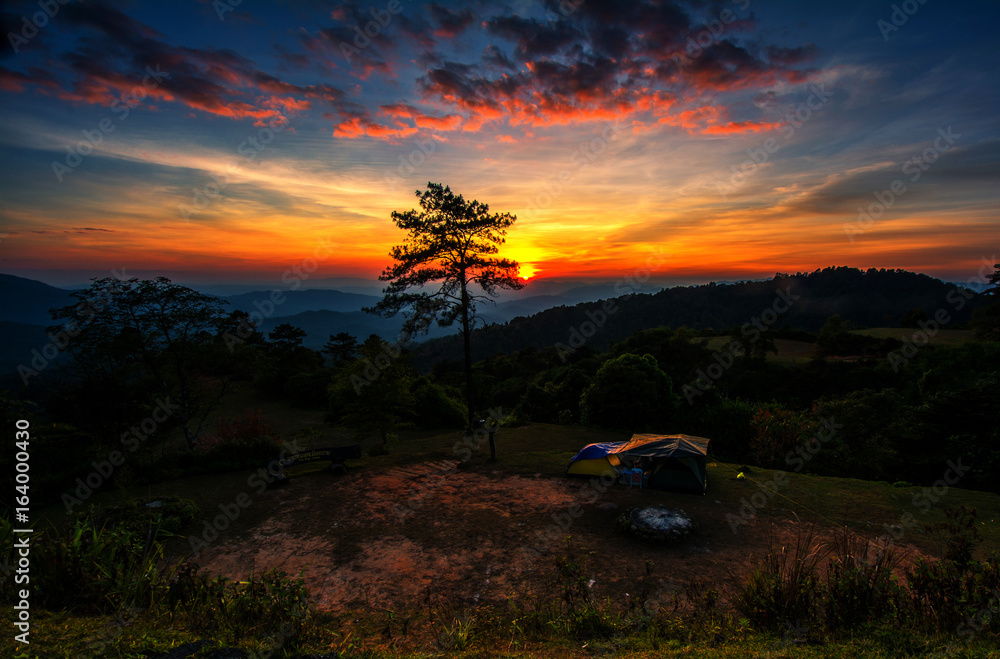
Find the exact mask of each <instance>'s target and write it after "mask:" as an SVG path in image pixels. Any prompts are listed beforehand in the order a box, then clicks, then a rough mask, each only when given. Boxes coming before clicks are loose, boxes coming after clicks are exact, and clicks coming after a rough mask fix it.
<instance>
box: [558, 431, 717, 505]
mask: <svg viewBox="0 0 1000 659" xmlns="http://www.w3.org/2000/svg"><path fill="white" fill-rule="evenodd" d="M709 441H710V440H708V439H705V438H704V437H695V436H693V435H645V434H642V435H632V438H631V439H630V440H628V441H627V442H613V443H605V444H589V445H587V446H585V447H584V448H583V450H581V451H580V452H579V453H577V455H576V457H574V458H573V460H572V461H571V462H570V465H569V468H568V469H567V470H566V473H567V475H580V476H586V475H591V474H595V473H599V472H601V471H606V470H607V469H608V467H613V468H614V469H615V471H616V472H620V471H621V469H629V468H635V467H638V468H640V469H642V470H643V471H644V472H645V473H646V474H647V479H646V487H655V488H657V489H661V490H675V491H680V492H693V493H696V494H704V493H705V490H706V488H707V487H708V471H707V469H706V466H705V459H706V457H707V456H708V444H709Z"/></svg>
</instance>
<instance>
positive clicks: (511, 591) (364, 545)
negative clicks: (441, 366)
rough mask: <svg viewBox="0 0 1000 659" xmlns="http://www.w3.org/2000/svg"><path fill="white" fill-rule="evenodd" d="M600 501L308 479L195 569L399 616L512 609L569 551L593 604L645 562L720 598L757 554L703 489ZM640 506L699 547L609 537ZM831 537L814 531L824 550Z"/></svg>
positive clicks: (778, 536) (467, 480)
mask: <svg viewBox="0 0 1000 659" xmlns="http://www.w3.org/2000/svg"><path fill="white" fill-rule="evenodd" d="M602 489H603V488H599V487H595V485H594V484H593V483H592V482H590V481H585V480H576V479H566V478H561V479H560V478H556V479H554V478H541V477H536V478H530V477H523V476H502V475H500V474H498V473H491V474H484V473H475V472H465V471H459V470H457V466H456V464H455V463H454V462H449V461H442V462H434V463H423V464H418V465H411V466H407V467H396V468H393V469H390V470H388V471H386V472H383V473H377V474H369V473H364V472H362V473H355V474H350V475H347V476H343V477H339V478H338V477H331V476H328V475H327V474H323V473H313V474H307V475H304V476H302V477H300V478H294V479H293V481H292V484H291V485H289V486H287V487H284V488H281V489H277V490H273V491H268V492H266V493H265V494H263V495H261V496H260V497H259V498H258V499H257V500H256V501H255V503H254V505H255V506H257V505H259V506H264V507H267V509H268V510H269V512H268V513H267V514H265V515H263V516H262V517H261V518H259V519H261V520H262V521H257V522H254V523H253V524H252V525H251V526H249V527H248V528H243V529H236V530H235V531H234V532H232V533H230V534H229V535H228V536H226V538H225V540H220V541H219V542H217V543H215V544H214V545H211V546H209V547H208V548H207V549H205V550H204V551H203V553H202V554H201V556H200V557H199V559H198V563H199V564H200V565H201V566H202V568H204V569H206V570H207V571H209V572H211V573H215V574H221V575H224V576H227V577H229V578H231V579H243V578H246V577H247V576H248V575H249V574H250V573H251V571H256V572H261V571H263V570H265V569H269V568H278V569H281V570H284V571H285V572H287V573H289V574H291V575H297V574H300V573H301V574H302V575H303V577H304V579H305V581H306V585H307V586H308V588H309V590H310V592H311V593H312V595H313V597H314V598H315V600H316V602H317V605H318V606H319V608H321V609H326V610H330V611H334V612H343V611H347V610H351V609H353V608H356V607H357V606H359V605H360V606H363V607H368V608H371V609H374V610H391V611H404V610H409V609H413V608H416V607H419V606H421V605H423V604H428V603H430V602H431V601H432V600H433V601H443V600H446V601H448V602H450V603H452V605H454V606H461V605H470V606H471V605H473V604H477V603H488V602H497V603H499V602H503V601H505V600H506V599H508V598H511V599H515V600H518V599H521V598H523V597H525V596H526V595H527V594H528V593H531V592H535V591H537V589H538V586H539V584H540V583H542V582H543V581H545V580H546V579H549V578H550V577H551V575H552V573H553V565H554V557H555V556H556V555H560V554H565V553H566V551H573V552H574V554H575V555H576V556H579V557H582V558H581V560H582V564H583V565H584V566H585V569H587V570H589V572H590V578H591V579H593V592H594V595H595V596H597V597H600V598H603V597H611V598H621V597H624V596H625V593H626V592H628V591H629V590H630V589H631V591H632V592H633V593H634V592H635V587H636V580H637V578H640V577H643V576H645V575H646V574H647V571H646V570H647V567H646V566H647V561H648V562H649V566H650V569H651V571H652V574H653V575H654V576H655V577H656V578H657V580H660V579H662V581H659V583H661V584H667V583H669V584H671V587H676V588H679V589H683V588H684V587H686V586H687V585H688V584H690V583H692V582H693V581H695V580H698V581H700V582H702V583H706V584H708V585H709V586H712V587H715V588H719V589H721V588H722V587H723V586H724V585H725V584H728V583H733V581H734V578H738V577H740V576H742V575H744V574H745V573H746V571H747V569H748V566H749V565H750V562H751V560H753V559H755V558H758V557H760V556H762V555H764V554H765V553H766V551H767V538H766V536H767V533H768V531H767V527H769V526H770V525H768V524H766V523H764V522H763V521H762V520H755V521H753V522H751V523H748V524H746V525H743V526H740V527H739V528H738V529H737V531H736V532H734V531H733V530H732V529H731V527H730V525H729V523H728V522H727V521H726V515H727V514H738V512H737V511H738V509H739V505H740V504H739V502H738V501H735V500H734V501H724V500H719V499H715V498H713V493H712V488H711V486H710V487H709V493H708V495H707V496H695V495H689V494H674V493H668V492H660V491H653V490H639V489H631V490H630V489H629V488H627V487H625V486H622V485H617V484H616V485H611V486H610V487H608V488H606V489H604V490H603V491H602ZM646 505H660V506H667V507H671V508H680V509H682V510H684V511H685V512H686V513H687V514H688V515H689V516H690V517H691V519H692V520H693V521H694V523H695V525H696V531H695V533H694V534H693V535H692V536H691V537H690V538H689V539H688V540H686V541H685V542H683V543H681V544H679V545H676V546H663V545H658V544H654V543H648V542H643V541H642V540H639V539H637V538H634V537H632V536H629V535H625V534H623V533H621V532H619V531H618V530H617V528H616V524H615V520H616V518H617V516H618V515H619V514H620V513H621V511H622V510H624V509H625V508H627V507H630V506H646ZM577 506H579V507H577ZM771 529H772V533H773V537H774V539H775V540H776V541H777V543H778V545H779V546H789V547H791V546H794V544H795V537H796V535H797V534H798V533H799V531H800V530H801V529H802V526H801V525H799V524H798V523H797V522H796V521H795V520H794V519H792V518H789V519H780V524H777V525H774V526H773V527H771ZM835 533H836V529H834V528H830V527H828V528H819V529H816V534H817V537H818V539H820V540H827V541H828V540H831V539H832V538H833V536H834V534H835ZM566 536H569V537H570V540H569V545H567V543H566V540H565V538H566ZM588 554H589V557H588ZM914 556H915V554H914Z"/></svg>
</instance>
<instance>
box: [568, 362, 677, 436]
mask: <svg viewBox="0 0 1000 659" xmlns="http://www.w3.org/2000/svg"><path fill="white" fill-rule="evenodd" d="M677 402H678V398H677V395H676V394H674V391H673V383H672V382H671V380H670V376H669V375H667V374H666V373H664V372H663V371H661V370H660V367H659V366H658V365H657V363H656V359H655V358H654V357H653V356H652V355H643V356H641V357H640V356H639V355H633V354H631V353H626V354H624V355H621V356H619V357H616V358H614V359H609V360H607V361H606V362H604V363H603V364H601V368H600V369H598V371H597V375H596V376H595V377H594V382H593V384H591V385H590V386H589V387H588V388H587V390H586V391H584V392H583V396H582V398H581V400H580V408H581V410H582V415H583V421H584V423H590V424H594V425H598V426H605V427H608V428H617V429H622V430H632V431H643V430H651V431H654V432H662V430H663V427H664V425H665V424H666V423H667V422H668V421H670V419H671V418H672V417H673V414H674V411H675V410H676V408H677Z"/></svg>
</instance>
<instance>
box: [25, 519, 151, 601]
mask: <svg viewBox="0 0 1000 659" xmlns="http://www.w3.org/2000/svg"><path fill="white" fill-rule="evenodd" d="M155 536H156V531H155V530H154V531H153V532H152V533H148V532H142V531H137V530H134V529H130V528H128V527H127V526H126V525H121V526H118V527H110V526H107V525H102V526H98V525H97V524H96V523H95V522H94V521H93V520H91V519H87V518H81V519H78V520H76V523H75V524H74V525H73V526H72V527H70V528H69V529H67V530H66V531H65V532H62V533H57V532H54V531H53V532H47V533H42V534H40V536H39V537H37V538H36V539H35V540H34V542H33V543H32V544H33V546H32V551H31V554H32V561H33V565H34V568H35V569H34V570H32V574H31V578H32V584H33V585H34V588H35V595H34V597H35V598H36V600H35V601H36V602H38V603H39V604H40V605H41V606H43V607H44V608H47V609H68V610H70V611H74V612H79V613H105V612H107V611H113V610H121V609H124V608H127V607H130V606H138V607H142V608H149V607H150V606H152V605H153V604H154V603H155V601H156V599H157V596H158V589H159V586H160V573H159V571H158V569H157V563H158V561H159V559H160V558H161V557H162V554H163V552H162V548H161V546H160V544H159V543H158V542H156V541H155V540H153V539H152V538H155Z"/></svg>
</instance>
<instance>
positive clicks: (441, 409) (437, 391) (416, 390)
mask: <svg viewBox="0 0 1000 659" xmlns="http://www.w3.org/2000/svg"><path fill="white" fill-rule="evenodd" d="M412 394H413V421H414V423H416V424H417V425H418V426H419V427H420V428H423V429H426V430H433V429H435V428H462V427H464V426H465V423H466V420H465V405H463V404H462V403H459V402H458V401H456V400H455V399H454V398H452V397H451V396H449V395H448V392H446V391H445V390H444V388H443V387H441V386H439V385H437V384H434V383H433V382H431V381H430V380H429V379H427V378H425V377H424V378H420V379H418V380H417V381H416V383H415V384H414V386H413V389H412Z"/></svg>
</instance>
